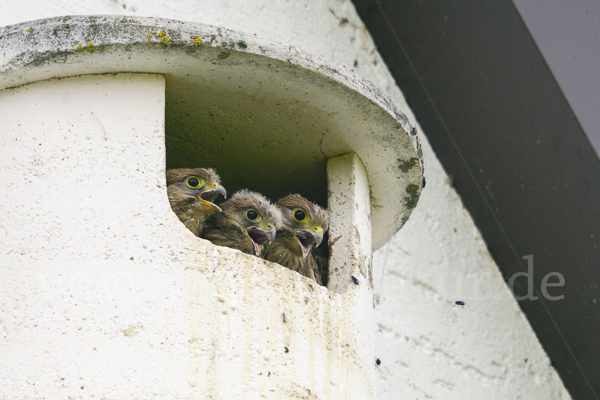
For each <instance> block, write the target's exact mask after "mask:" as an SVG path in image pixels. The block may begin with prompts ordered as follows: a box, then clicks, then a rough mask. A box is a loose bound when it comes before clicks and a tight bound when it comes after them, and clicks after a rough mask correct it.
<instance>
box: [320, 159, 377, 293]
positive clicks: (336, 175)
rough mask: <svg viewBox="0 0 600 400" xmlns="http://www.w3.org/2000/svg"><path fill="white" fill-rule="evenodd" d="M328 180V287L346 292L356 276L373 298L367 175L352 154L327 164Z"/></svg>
mask: <svg viewBox="0 0 600 400" xmlns="http://www.w3.org/2000/svg"><path fill="white" fill-rule="evenodd" d="M327 180H328V182H327V188H328V191H329V199H328V203H327V206H328V208H329V215H330V218H331V222H330V224H329V264H330V265H329V282H328V284H327V287H328V288H329V289H331V290H333V291H336V292H339V293H343V292H345V291H346V290H347V289H348V286H349V283H350V282H351V281H352V279H351V277H352V276H354V277H355V278H357V279H359V280H360V281H362V282H363V283H364V284H365V285H364V286H367V287H368V288H369V291H370V292H371V295H370V298H371V299H372V298H373V294H372V288H373V278H372V268H371V261H372V252H371V193H370V191H369V180H368V176H367V172H366V170H365V167H364V165H363V164H362V162H361V160H360V159H359V158H358V156H357V155H356V154H354V153H349V154H345V155H343V156H338V157H332V158H330V159H329V160H328V161H327ZM369 303H370V301H367V304H369Z"/></svg>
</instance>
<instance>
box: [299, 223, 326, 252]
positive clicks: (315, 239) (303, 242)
mask: <svg viewBox="0 0 600 400" xmlns="http://www.w3.org/2000/svg"><path fill="white" fill-rule="evenodd" d="M296 238H297V239H298V242H299V243H300V247H301V248H302V256H303V257H306V256H307V255H308V253H309V252H310V247H311V246H312V245H313V244H314V245H315V247H319V245H320V244H321V242H322V241H323V229H321V228H320V227H317V228H316V229H315V230H314V231H309V230H306V229H300V230H297V231H296Z"/></svg>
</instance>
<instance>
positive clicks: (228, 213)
mask: <svg viewBox="0 0 600 400" xmlns="http://www.w3.org/2000/svg"><path fill="white" fill-rule="evenodd" d="M221 207H222V208H223V212H222V213H221V214H218V215H217V214H215V215H214V216H213V217H211V218H210V219H209V220H208V221H207V230H206V234H205V235H204V238H205V239H208V240H210V241H211V242H213V243H214V244H217V245H219V246H226V247H231V248H234V249H238V250H241V251H243V252H244V253H248V254H255V255H260V253H261V252H262V249H263V246H264V245H265V244H267V243H270V242H272V241H273V240H274V239H275V235H276V233H277V229H278V228H279V227H280V226H281V220H282V216H281V211H280V210H279V209H278V208H277V207H276V206H274V205H273V204H271V202H270V201H269V200H267V199H266V198H265V197H264V196H263V195H261V194H259V193H256V192H251V191H248V190H241V191H239V192H237V193H235V194H234V195H233V196H232V197H231V199H229V200H227V201H226V202H224V203H223V204H221Z"/></svg>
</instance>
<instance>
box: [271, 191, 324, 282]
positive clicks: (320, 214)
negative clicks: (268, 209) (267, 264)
mask: <svg viewBox="0 0 600 400" xmlns="http://www.w3.org/2000/svg"><path fill="white" fill-rule="evenodd" d="M277 207H278V208H279V209H280V210H281V212H282V213H283V224H282V225H281V228H280V229H279V230H278V231H277V237H276V238H275V240H274V241H273V243H271V244H270V245H268V246H266V248H265V251H264V258H265V259H266V260H269V261H273V262H276V263H279V264H281V265H283V266H284V267H287V268H289V269H291V270H294V271H296V272H298V273H300V274H302V275H304V276H306V277H309V278H311V279H313V280H314V281H315V282H317V283H318V284H319V285H321V284H322V282H323V279H324V277H323V275H325V274H326V268H327V267H326V260H323V259H321V258H319V257H317V255H316V254H315V252H314V250H313V246H314V247H318V246H319V245H320V244H321V242H322V241H323V235H324V234H325V232H327V229H328V228H329V217H328V215H327V211H325V210H324V209H322V208H321V207H319V206H318V205H316V204H314V203H311V202H310V201H308V200H306V199H305V198H304V197H302V196H300V195H298V194H290V195H289V196H286V197H284V198H283V199H281V200H279V201H278V202H277Z"/></svg>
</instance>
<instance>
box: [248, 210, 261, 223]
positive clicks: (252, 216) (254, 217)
mask: <svg viewBox="0 0 600 400" xmlns="http://www.w3.org/2000/svg"><path fill="white" fill-rule="evenodd" d="M246 218H248V221H250V222H258V221H260V214H258V213H257V212H256V210H248V211H246Z"/></svg>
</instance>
